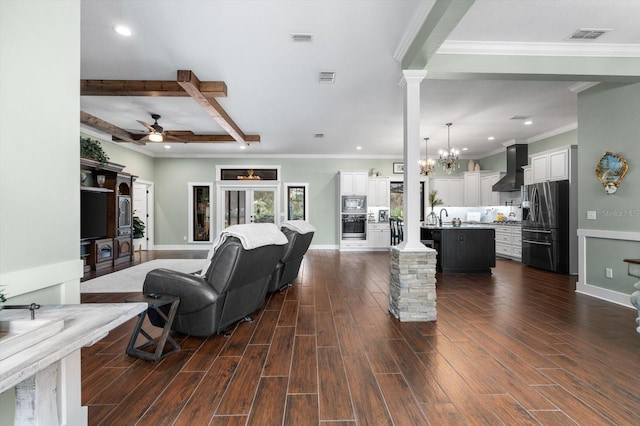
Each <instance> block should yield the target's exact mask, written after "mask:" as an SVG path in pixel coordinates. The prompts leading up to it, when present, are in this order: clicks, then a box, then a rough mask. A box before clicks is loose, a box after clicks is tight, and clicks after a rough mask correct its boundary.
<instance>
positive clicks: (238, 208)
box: [218, 187, 277, 228]
mask: <svg viewBox="0 0 640 426" xmlns="http://www.w3.org/2000/svg"><path fill="white" fill-rule="evenodd" d="M221 191H222V198H223V202H222V203H220V204H219V206H220V207H219V208H222V209H223V211H222V212H218V217H221V218H224V222H223V224H222V228H226V227H228V226H231V225H239V224H244V223H276V217H277V203H276V188H274V187H269V188H254V187H248V188H238V187H227V188H221Z"/></svg>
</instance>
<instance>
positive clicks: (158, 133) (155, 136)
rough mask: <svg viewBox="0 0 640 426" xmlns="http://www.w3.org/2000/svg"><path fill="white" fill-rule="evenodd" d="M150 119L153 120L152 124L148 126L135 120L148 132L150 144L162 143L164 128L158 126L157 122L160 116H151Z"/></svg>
mask: <svg viewBox="0 0 640 426" xmlns="http://www.w3.org/2000/svg"><path fill="white" fill-rule="evenodd" d="M151 118H153V120H154V122H153V124H149V123H147V122H144V121H142V120H136V121H137V122H138V123H140V124H142V125H143V126H144V127H146V128H147V130H149V135H148V137H149V141H150V142H162V141H163V140H164V139H163V138H164V136H165V132H164V128H163V127H162V126H161V125H159V124H158V120H159V119H160V114H151Z"/></svg>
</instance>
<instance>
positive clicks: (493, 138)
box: [487, 136, 496, 141]
mask: <svg viewBox="0 0 640 426" xmlns="http://www.w3.org/2000/svg"><path fill="white" fill-rule="evenodd" d="M487 140H488V141H494V140H496V138H495V136H489V137H488V138H487Z"/></svg>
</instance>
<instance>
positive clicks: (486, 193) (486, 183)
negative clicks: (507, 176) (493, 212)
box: [480, 172, 504, 206]
mask: <svg viewBox="0 0 640 426" xmlns="http://www.w3.org/2000/svg"><path fill="white" fill-rule="evenodd" d="M503 176H504V173H500V172H493V173H490V174H487V175H483V176H482V177H481V178H480V188H481V190H480V197H481V198H480V205H481V206H497V205H499V204H500V193H499V192H497V191H494V190H493V189H492V187H493V185H494V184H495V183H496V182H498V181H499V180H500V178H502V177H503Z"/></svg>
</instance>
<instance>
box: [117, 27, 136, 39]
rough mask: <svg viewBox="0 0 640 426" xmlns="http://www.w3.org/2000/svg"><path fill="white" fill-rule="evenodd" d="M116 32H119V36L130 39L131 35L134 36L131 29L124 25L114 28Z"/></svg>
mask: <svg viewBox="0 0 640 426" xmlns="http://www.w3.org/2000/svg"><path fill="white" fill-rule="evenodd" d="M114 30H115V32H117V33H118V34H120V35H122V36H125V37H129V36H130V35H131V34H133V33H132V32H131V29H129V27H125V26H124V25H116V27H115V28H114Z"/></svg>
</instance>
